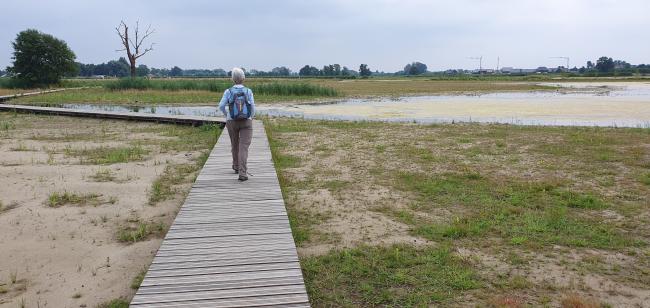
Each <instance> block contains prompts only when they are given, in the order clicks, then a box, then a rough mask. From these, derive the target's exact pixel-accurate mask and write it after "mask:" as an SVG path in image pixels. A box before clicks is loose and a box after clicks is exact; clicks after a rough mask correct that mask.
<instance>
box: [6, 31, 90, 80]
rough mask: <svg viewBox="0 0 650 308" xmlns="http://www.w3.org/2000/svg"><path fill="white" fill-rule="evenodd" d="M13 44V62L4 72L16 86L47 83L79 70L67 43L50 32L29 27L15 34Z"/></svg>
mask: <svg viewBox="0 0 650 308" xmlns="http://www.w3.org/2000/svg"><path fill="white" fill-rule="evenodd" d="M12 45H13V47H14V53H13V57H12V59H13V60H14V61H13V63H12V64H13V66H11V67H8V68H7V71H8V72H9V73H10V74H11V75H12V78H13V79H14V80H15V81H16V83H17V85H19V86H22V87H35V86H48V85H51V84H55V83H58V82H59V81H60V80H61V78H62V77H63V76H64V75H66V74H69V75H73V74H76V73H77V71H78V69H79V67H78V66H77V64H76V63H75V59H76V56H75V54H74V52H72V50H70V48H69V47H68V44H66V42H64V41H62V40H60V39H57V38H55V37H54V36H52V35H49V34H45V33H42V32H40V31H38V30H35V29H28V30H25V31H22V32H20V33H18V35H17V36H16V40H15V41H14V42H12Z"/></svg>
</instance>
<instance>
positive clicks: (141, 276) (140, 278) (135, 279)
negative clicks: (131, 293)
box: [131, 268, 147, 290]
mask: <svg viewBox="0 0 650 308" xmlns="http://www.w3.org/2000/svg"><path fill="white" fill-rule="evenodd" d="M145 275H147V269H146V268H143V269H142V270H141V271H140V272H138V274H137V275H136V276H135V277H133V280H132V281H131V289H133V290H137V289H138V288H140V285H141V284H142V281H143V280H144V276H145Z"/></svg>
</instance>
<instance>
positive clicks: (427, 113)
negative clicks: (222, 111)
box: [260, 82, 650, 127]
mask: <svg viewBox="0 0 650 308" xmlns="http://www.w3.org/2000/svg"><path fill="white" fill-rule="evenodd" d="M548 84H553V83H548ZM556 84H557V83H556ZM559 85H561V86H562V87H565V88H568V89H570V91H566V90H564V89H563V90H558V91H556V92H514V93H512V92H510V93H491V94H484V95H442V96H417V97H404V98H400V99H397V100H390V99H378V100H349V101H344V102H340V103H336V104H325V105H290V106H282V107H275V108H260V110H261V111H262V112H264V113H268V114H271V115H288V116H298V117H305V118H315V119H347V120H385V121H418V122H488V123H490V122H496V123H513V124H532V125H586V126H593V125H595V126H626V127H639V126H640V127H648V126H650V83H645V82H609V83H604V82H600V83H562V84H559Z"/></svg>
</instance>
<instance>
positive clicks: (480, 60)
mask: <svg viewBox="0 0 650 308" xmlns="http://www.w3.org/2000/svg"><path fill="white" fill-rule="evenodd" d="M467 59H472V60H478V71H479V73H480V72H481V71H482V70H483V56H480V57H468V58H467Z"/></svg>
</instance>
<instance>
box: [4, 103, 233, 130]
mask: <svg viewBox="0 0 650 308" xmlns="http://www.w3.org/2000/svg"><path fill="white" fill-rule="evenodd" d="M0 111H13V112H22V113H38V114H50V115H63V116H73V117H90V118H100V119H118V120H135V121H149V122H158V123H174V124H188V125H194V126H199V125H203V124H225V121H224V119H223V118H217V117H204V116H191V115H173V114H153V113H139V112H114V111H91V110H79V109H70V108H54V107H39V106H25V105H10V104H0Z"/></svg>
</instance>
